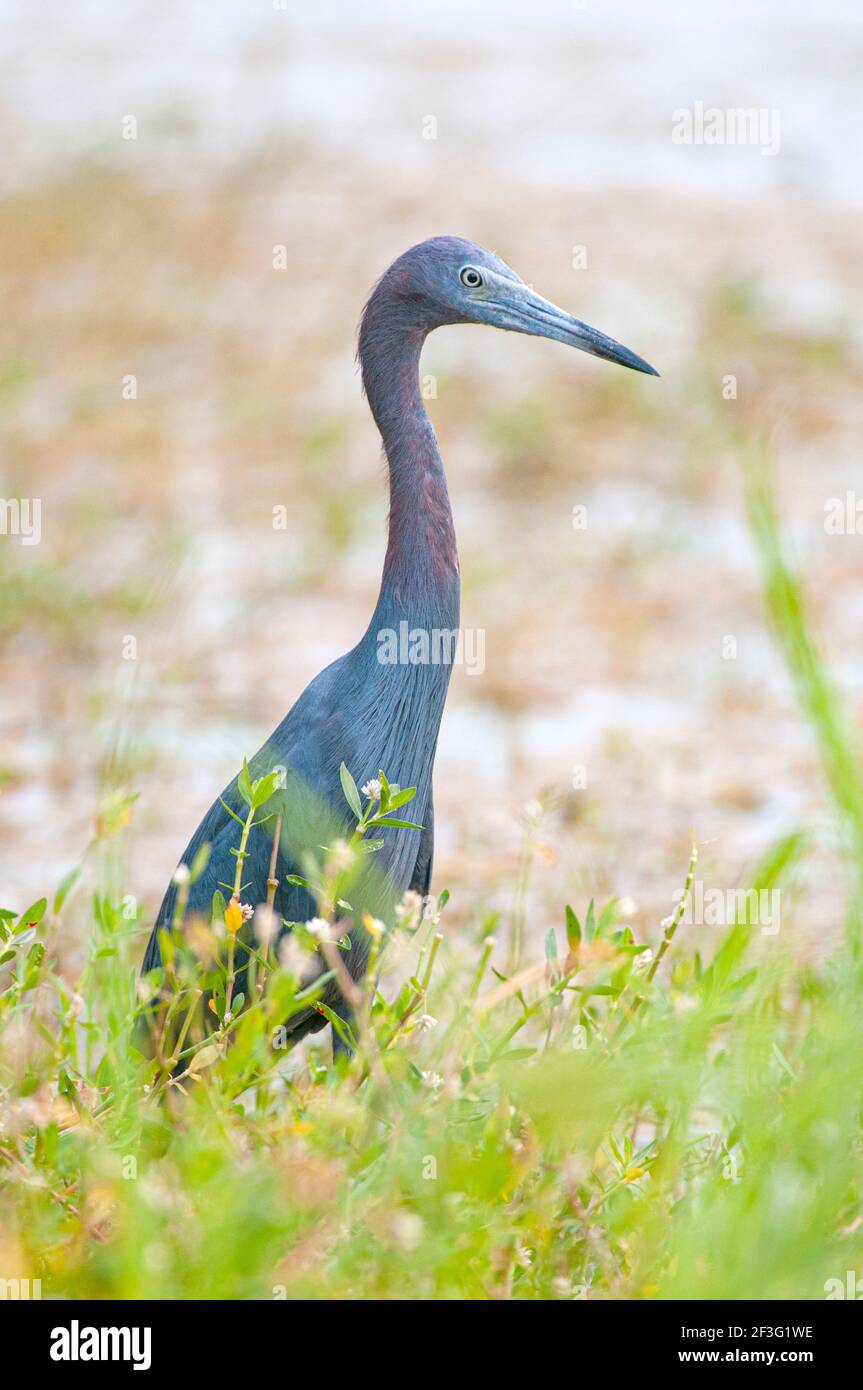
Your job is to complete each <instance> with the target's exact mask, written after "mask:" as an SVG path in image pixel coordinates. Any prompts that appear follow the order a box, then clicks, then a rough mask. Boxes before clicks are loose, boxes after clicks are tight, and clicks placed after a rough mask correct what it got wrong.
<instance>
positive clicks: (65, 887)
mask: <svg viewBox="0 0 863 1390" xmlns="http://www.w3.org/2000/svg"><path fill="white" fill-rule="evenodd" d="M80 877H81V865H80V864H76V865H75V867H74V869H70V870H69V872H68V874H65V875H64V876H63V878H61V880H60V883H59V885H58V887H57V892H56V893H55V894H54V911H55V912H60V911H61V910H62V907H63V904H64V903H65V901H66V899H67V898H68V896H69V894H70V893H71V892H72V889H73V888H74V887H75V884H76V883H77V882H78V879H79V878H80Z"/></svg>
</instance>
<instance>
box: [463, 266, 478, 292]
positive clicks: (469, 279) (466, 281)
mask: <svg viewBox="0 0 863 1390" xmlns="http://www.w3.org/2000/svg"><path fill="white" fill-rule="evenodd" d="M458 278H459V279H460V280H461V282H462V284H463V285H467V287H468V289H469V290H475V289H478V288H479V286H480V285H481V284H482V276H481V275H480V273H479V271H478V270H477V268H476V266H473V265H465V266H462V268H461V270H460V271H459V273H458Z"/></svg>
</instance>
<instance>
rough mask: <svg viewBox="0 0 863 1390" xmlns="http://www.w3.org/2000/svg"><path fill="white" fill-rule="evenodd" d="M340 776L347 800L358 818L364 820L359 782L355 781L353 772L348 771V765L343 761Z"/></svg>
mask: <svg viewBox="0 0 863 1390" xmlns="http://www.w3.org/2000/svg"><path fill="white" fill-rule="evenodd" d="M339 777H340V778H341V781H342V791H343V792H344V794H345V801H346V802H347V803H348V805H349V806H350V808H351V810H352V811H353V813H354V815H355V816H356V818H357V820H362V818H363V808H362V805H361V804H360V794H359V792H358V791H357V784H356V782H355V781H354V779H353V777H352V776H351V774H350V773H349V772H348V769H347V765H346V764H345V763H342V765H341V767H340V768H339Z"/></svg>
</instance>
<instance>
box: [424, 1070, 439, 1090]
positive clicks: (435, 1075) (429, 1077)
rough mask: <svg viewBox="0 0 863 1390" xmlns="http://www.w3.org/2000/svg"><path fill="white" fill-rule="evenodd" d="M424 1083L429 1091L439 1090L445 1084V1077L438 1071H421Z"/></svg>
mask: <svg viewBox="0 0 863 1390" xmlns="http://www.w3.org/2000/svg"><path fill="white" fill-rule="evenodd" d="M421 1075H422V1079H423V1085H424V1086H425V1087H426V1089H427V1090H429V1091H439V1090H440V1088H441V1086H442V1085H443V1077H442V1076H441V1075H440V1073H439V1072H436V1071H424V1072H422V1073H421Z"/></svg>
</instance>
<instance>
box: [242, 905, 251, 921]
mask: <svg viewBox="0 0 863 1390" xmlns="http://www.w3.org/2000/svg"><path fill="white" fill-rule="evenodd" d="M240 911H241V912H242V914H243V921H244V922H248V921H249V920H250V918H252V917H254V915H255V909H254V908H253V907H252V904H251V903H240Z"/></svg>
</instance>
